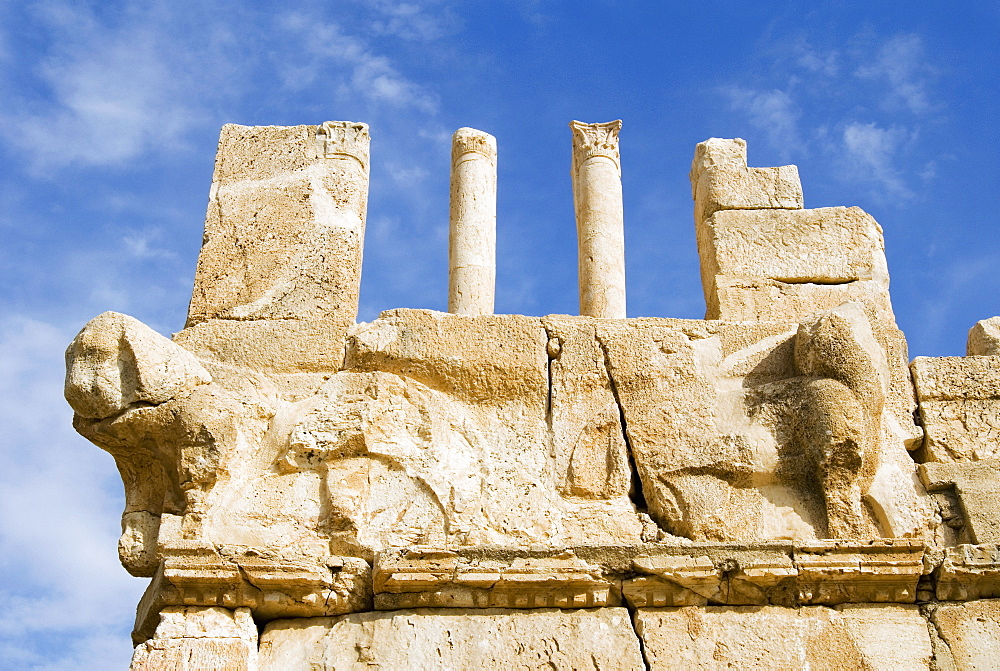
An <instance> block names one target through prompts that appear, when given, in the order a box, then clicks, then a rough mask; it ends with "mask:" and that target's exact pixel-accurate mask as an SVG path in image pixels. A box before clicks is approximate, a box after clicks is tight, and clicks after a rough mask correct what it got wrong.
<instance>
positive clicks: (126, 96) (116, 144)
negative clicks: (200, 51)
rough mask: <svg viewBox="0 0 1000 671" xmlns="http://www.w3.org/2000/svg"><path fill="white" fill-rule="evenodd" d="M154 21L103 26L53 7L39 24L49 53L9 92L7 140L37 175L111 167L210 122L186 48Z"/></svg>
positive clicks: (70, 8)
mask: <svg viewBox="0 0 1000 671" xmlns="http://www.w3.org/2000/svg"><path fill="white" fill-rule="evenodd" d="M157 18H158V17H157V14H156V12H153V13H152V14H151V15H150V16H145V17H139V16H136V15H134V14H131V13H128V12H126V13H124V15H123V16H122V17H121V18H120V19H119V20H118V21H117V23H115V24H113V25H106V24H102V23H100V22H99V21H98V20H97V18H96V17H95V15H94V13H93V12H92V10H91V9H89V8H88V7H87V6H85V5H70V4H66V3H48V4H45V5H43V6H41V9H40V10H39V11H38V13H37V16H36V20H37V22H38V24H39V27H40V28H41V31H42V33H43V34H45V35H47V38H48V40H49V41H50V43H51V45H52V48H51V50H50V51H49V55H48V57H47V58H45V59H44V60H42V61H41V62H40V63H38V64H37V66H36V67H35V69H34V71H33V72H31V73H26V76H28V77H29V81H30V80H33V82H32V83H33V86H31V87H29V88H28V89H27V90H22V91H19V92H17V93H13V92H8V95H7V101H6V103H5V104H4V105H3V107H4V109H3V112H2V117H0V120H2V128H3V130H2V134H3V137H4V139H6V140H7V141H8V142H9V143H10V144H12V145H13V146H15V147H17V148H19V149H20V150H22V151H23V152H24V153H25V155H27V156H29V157H30V158H31V160H32V161H33V162H34V164H35V167H36V169H37V170H39V171H41V170H44V169H47V168H51V167H60V166H65V165H73V164H75V165H114V164H118V163H121V162H123V161H127V160H130V159H132V158H135V157H136V156H137V155H139V154H141V153H142V152H146V151H151V150H154V149H157V150H161V149H163V148H164V147H169V146H170V145H172V144H177V143H178V142H181V141H182V139H183V136H184V133H185V132H186V131H187V130H188V129H189V128H190V127H191V126H192V125H193V124H196V123H197V122H198V121H199V120H200V119H201V118H202V117H203V115H204V110H203V107H202V103H201V102H200V101H199V96H198V95H197V93H198V89H197V86H195V83H196V82H195V80H194V79H193V78H192V76H191V73H190V71H189V69H188V67H187V65H186V64H185V63H184V62H183V61H184V60H185V59H184V58H183V57H179V56H178V53H181V54H183V53H184V49H183V48H182V46H181V44H179V43H174V42H173V41H172V40H171V39H168V38H166V37H165V35H164V33H163V32H162V31H160V30H158V29H157Z"/></svg>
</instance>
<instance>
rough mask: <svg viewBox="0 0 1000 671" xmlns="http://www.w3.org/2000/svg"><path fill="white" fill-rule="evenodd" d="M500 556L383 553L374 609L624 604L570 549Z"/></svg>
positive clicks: (596, 569) (611, 584)
mask: <svg viewBox="0 0 1000 671" xmlns="http://www.w3.org/2000/svg"><path fill="white" fill-rule="evenodd" d="M477 554H478V553H477ZM498 554H500V556H497V557H491V556H489V555H485V556H476V555H472V556H469V555H465V556H463V555H460V554H459V553H458V552H451V551H447V550H433V549H427V550H420V549H411V550H403V551H400V552H395V553H384V554H382V555H380V556H379V557H378V558H377V559H376V561H375V568H374V570H373V572H372V577H373V580H374V591H375V608H376V609H378V610H395V609H400V608H426V607H438V608H440V607H451V608H494V607H504V608H552V607H555V608H596V607H600V606H614V605H618V604H620V603H621V596H620V590H619V585H618V582H617V581H616V580H613V579H608V578H607V577H605V575H604V570H603V569H602V568H601V567H600V566H599V565H596V564H592V563H589V562H586V561H584V560H581V559H580V558H578V557H577V556H576V554H574V553H573V552H572V551H571V550H564V551H558V550H557V551H554V552H551V553H546V552H542V553H519V554H522V555H527V556H516V555H514V556H510V557H504V556H503V555H502V553H498ZM532 554H534V556H531V555H532Z"/></svg>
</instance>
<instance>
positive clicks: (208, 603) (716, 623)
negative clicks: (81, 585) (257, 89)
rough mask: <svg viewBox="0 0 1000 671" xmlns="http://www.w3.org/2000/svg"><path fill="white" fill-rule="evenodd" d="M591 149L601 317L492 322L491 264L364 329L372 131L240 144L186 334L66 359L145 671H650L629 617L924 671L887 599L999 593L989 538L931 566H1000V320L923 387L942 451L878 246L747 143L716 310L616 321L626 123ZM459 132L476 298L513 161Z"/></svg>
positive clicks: (714, 206) (739, 655) (702, 170)
mask: <svg viewBox="0 0 1000 671" xmlns="http://www.w3.org/2000/svg"><path fill="white" fill-rule="evenodd" d="M573 127H574V162H573V168H572V170H573V178H574V198H575V204H576V210H577V219H578V225H579V233H580V243H581V257H580V258H581V306H582V311H583V312H585V313H586V315H587V316H578V317H575V316H566V315H550V316H547V317H526V316H519V315H492V314H487V313H488V312H490V311H491V306H487V305H486V302H484V300H485V298H484V297H485V295H486V294H485V293H483V292H481V291H479V290H480V289H483V288H484V287H485V286H486V285H487V284H490V283H491V282H492V280H489V281H487V279H488V278H487V279H484V278H485V275H482V276H480V275H481V274H480V275H476V277H477V278H478V279H475V280H474V281H471V284H470V283H468V282H466V283H464V284H463V282H464V280H463V281H461V282H459V283H458V284H459V285H461V286H462V287H465V288H468V287H473V289H474V290H472V291H471V294H470V295H472V294H476V296H477V298H476V300H475V301H473V303H474V305H472V306H471V307H470V306H469V305H466V306H465V307H461V306H460V307H459V308H455V306H452V307H453V309H454V311H455V312H469V313H471V314H468V315H464V314H445V313H440V312H434V311H430V310H408V309H399V310H391V311H388V312H385V313H383V314H382V315H380V317H379V318H378V319H376V320H374V321H372V322H370V323H364V324H355V323H354V321H355V312H356V307H357V291H358V282H359V278H360V274H359V273H360V267H361V249H362V236H363V230H364V217H365V206H366V199H367V175H368V145H367V129H366V127H365V126H364V125H363V124H352V123H349V122H328V123H326V124H323V125H322V126H296V127H290V128H279V127H259V128H248V127H242V126H227V127H226V128H225V129H224V130H223V134H222V138H221V140H220V151H219V156H218V160H217V163H216V172H215V175H214V178H213V187H212V192H211V199H210V207H209V212H208V217H207V221H206V237H205V243H204V246H203V250H202V254H201V257H200V259H199V267H198V275H197V278H196V282H195V291H194V296H193V298H192V303H191V311H190V313H189V322H188V327H187V328H185V329H184V330H183V331H181V332H180V333H178V334H176V335H175V336H174V339H173V341H171V340H168V339H166V338H164V337H162V336H160V335H158V334H156V333H154V332H153V331H152V330H150V329H149V328H148V327H146V326H144V325H142V324H140V323H139V322H137V321H135V320H134V319H132V318H130V317H126V316H124V315H117V314H114V313H106V314H104V315H101V316H100V317H98V318H97V319H95V320H94V321H93V322H91V323H90V324H88V326H87V327H85V329H84V330H83V331H82V332H81V334H80V335H79V336H78V337H77V339H76V340H74V342H73V344H72V345H71V347H70V349H69V351H68V352H67V371H68V372H67V385H66V396H67V399H68V400H69V401H70V403H71V405H72V406H73V408H74V410H75V411H76V416H75V418H74V426H75V427H76V428H77V430H78V431H79V432H80V433H81V434H82V435H84V436H85V437H87V438H88V439H90V440H91V441H92V442H94V443H95V444H97V445H98V446H100V447H102V448H103V449H105V450H107V451H108V452H109V453H111V454H112V455H113V456H114V458H115V460H116V463H117V465H118V467H119V470H120V472H121V474H122V479H123V482H124V484H125V490H126V508H125V511H124V513H123V516H122V530H123V533H122V536H121V539H120V541H119V553H120V557H121V560H122V563H123V564H124V565H125V566H126V568H127V569H128V570H129V571H130V572H132V573H133V574H135V575H143V576H151V577H152V578H153V579H152V581H151V585H150V587H149V589H148V590H147V593H146V595H145V596H144V597H143V600H142V602H141V603H140V607H139V613H138V618H137V624H136V630H135V637H136V642H138V643H142V645H141V646H140V648H139V650H137V652H136V661H135V663H134V665H135V667H136V668H168V667H169V668H172V667H170V665H183V664H184V663H188V662H190V661H191V660H196V661H197V660H201V659H205V660H209V661H208V662H206V663H207V664H210V665H215V666H219V667H220V668H251V666H252V664H251V663H252V661H253V654H252V652H253V651H252V650H251V649H250V648H252V647H253V646H252V640H251V639H252V636H251V632H250V627H252V621H251V620H250V616H251V614H252V615H253V617H255V618H257V619H258V621H259V622H264V621H267V620H271V619H275V618H278V619H279V620H280V621H279V622H276V623H272V624H271V625H269V627H268V629H267V633H266V634H265V636H264V641H263V643H264V645H263V646H262V651H263V652H262V654H263V658H264V659H265V661H266V663H267V664H270V666H266V668H309V665H318V666H337V667H338V668H339V667H340V666H341V665H342V664H343V665H346V666H352V665H354V666H359V665H361V666H366V667H367V666H372V665H373V664H381V665H383V666H391V667H397V668H435V665H439V666H444V667H451V668H454V667H456V666H458V667H475V666H482V665H486V666H490V665H492V666H495V667H500V666H502V667H503V668H508V667H512V668H518V667H519V666H523V667H524V668H534V667H537V666H538V665H540V664H550V665H552V666H555V667H556V668H564V667H565V668H581V667H587V666H599V667H600V668H639V667H640V665H641V664H642V658H641V656H640V655H639V647H638V640H637V638H636V636H635V634H634V632H633V630H632V626H631V624H630V622H629V620H628V616H627V613H626V611H624V610H623V609H622V608H620V607H618V604H623V603H627V604H628V605H630V606H631V607H636V608H639V612H638V614H637V616H636V624H637V627H638V628H639V629H640V632H641V633H642V635H643V637H644V640H646V643H647V657H648V660H649V661H650V663H651V664H652V665H653V666H654V667H655V666H657V665H661V666H667V665H670V666H675V665H684V664H685V662H690V664H687V665H688V666H691V665H698V664H700V665H702V666H709V667H711V666H713V665H716V666H722V665H727V664H731V665H736V666H748V665H753V664H764V663H767V664H771V663H772V662H773V663H774V664H773V665H776V666H781V665H785V664H787V665H788V666H792V667H795V668H799V667H802V666H804V665H805V666H812V667H819V668H822V667H823V666H824V665H825V664H828V663H830V662H831V660H832V661H835V662H836V665H837V666H845V665H846V666H859V667H865V668H880V667H887V668H889V667H891V668H908V667H911V666H912V667H917V668H922V665H923V666H926V664H927V663H928V661H929V655H930V650H931V649H930V640H931V639H930V637H929V636H928V634H927V632H928V630H927V628H926V626H925V625H926V622H925V621H924V620H923V619H922V618H921V617H920V614H919V612H918V611H917V610H916V608H915V606H905V605H898V604H912V603H914V602H915V601H918V602H921V603H922V602H924V601H927V600H932V599H933V598H935V597H936V598H938V599H942V600H967V599H975V598H984V597H985V598H989V597H994V596H1000V551H998V549H997V547H996V546H995V545H992V544H986V545H983V544H981V545H963V546H958V547H927V546H925V544H924V543H925V542H926V543H936V544H938V545H939V546H941V545H945V546H948V545H954V544H956V543H959V542H962V541H966V540H971V541H974V542H979V543H984V542H986V541H991V542H992V541H1000V532H997V529H1000V522H998V521H997V520H994V519H993V517H994V515H993V511H994V509H995V507H996V506H995V504H994V502H993V500H992V499H993V498H994V492H995V487H994V484H995V483H996V482H997V481H998V480H1000V476H998V475H997V472H998V469H997V468H996V466H995V465H994V464H993V462H992V461H991V460H992V459H993V458H994V457H995V456H996V455H995V454H994V451H995V448H996V445H995V443H996V442H997V441H995V440H993V437H994V436H993V433H994V430H993V424H994V423H995V422H994V421H993V419H994V415H996V414H998V413H996V412H994V411H995V410H996V408H995V407H994V405H995V404H996V402H997V399H1000V391H997V390H1000V377H998V376H997V375H996V374H995V373H996V371H995V370H994V368H996V365H995V362H994V359H998V360H1000V357H997V356H992V355H988V354H986V353H987V350H988V349H989V348H988V346H987V345H986V344H982V343H983V342H986V341H988V340H989V338H988V337H987V336H989V333H988V331H989V328H988V327H989V324H988V323H986V322H984V323H981V325H979V326H978V327H977V328H978V331H977V333H979V332H981V333H980V335H978V336H977V338H978V340H976V343H978V344H970V352H973V353H975V354H977V355H976V356H972V357H968V358H964V359H934V360H918V361H917V362H915V363H914V366H913V371H914V372H913V374H914V376H915V377H916V378H917V392H918V396H919V399H920V412H921V417H922V419H923V425H924V426H925V427H926V429H927V439H926V441H922V438H923V435H922V432H921V429H920V428H919V427H918V426H917V424H915V422H914V419H913V415H914V410H915V409H916V404H915V401H914V388H913V386H912V382H911V378H910V367H909V366H908V364H907V354H906V343H905V340H904V338H903V335H902V333H901V332H900V331H899V329H898V328H897V327H896V324H895V318H894V316H893V313H892V306H891V302H890V299H889V294H888V275H887V272H886V265H885V256H884V252H883V249H882V235H881V229H880V228H879V226H878V224H877V223H876V222H875V221H874V220H873V219H872V218H871V217H870V216H868V215H867V214H865V213H864V212H863V211H861V210H859V209H857V208H820V209H817V210H803V209H801V207H802V198H801V187H800V186H799V184H798V177H797V171H796V170H795V169H794V166H785V167H782V168H748V167H747V165H746V150H745V149H746V148H745V143H742V141H738V140H737V141H721V140H712V141H709V142H708V143H703V145H699V148H698V150H697V153H696V157H695V163H694V165H693V167H692V187H693V190H694V196H695V201H696V211H695V220H696V226H697V232H698V243H699V251H700V253H701V257H702V272H703V280H704V283H705V288H706V299H707V304H708V316H709V317H710V319H708V320H690V319H669V318H643V319H624V318H623V317H624V315H625V304H624V271H623V268H624V257H623V251H622V250H623V247H622V244H623V243H622V240H623V237H622V235H621V231H622V229H621V225H622V221H623V220H622V211H621V181H620V170H619V165H620V163H619V157H618V151H617V131H618V124H617V123H616V122H613V123H611V124H596V125H595V124H578V123H574V125H573ZM459 135H460V137H458V141H457V142H456V145H457V147H458V155H457V158H458V161H457V164H458V165H457V168H456V170H457V173H460V174H459V175H458V180H457V181H458V183H459V184H458V187H459V188H458V191H459V192H460V195H462V194H465V196H470V194H471V196H470V197H469V198H466V199H465V200H464V201H462V200H461V198H460V199H459V200H460V201H461V202H460V203H459V204H460V205H461V204H462V203H464V204H465V205H470V204H472V205H475V206H476V207H471V209H470V208H465V209H464V210H463V208H462V207H459V208H458V209H459V210H460V212H459V213H458V214H459V216H458V220H460V221H461V222H465V223H464V224H462V225H463V226H464V225H465V224H467V223H469V221H471V219H470V220H469V221H466V220H467V219H468V218H469V217H471V218H472V219H475V220H476V221H475V223H476V225H474V226H471V227H470V226H466V228H465V229H463V230H465V232H466V233H470V232H471V238H470V239H468V240H466V241H465V243H468V244H465V243H463V244H462V245H459V247H461V248H462V249H463V250H465V251H470V250H471V251H474V252H475V253H470V254H469V255H466V256H467V257H468V258H465V257H462V254H459V255H458V256H459V257H462V258H465V260H464V261H463V260H461V259H459V262H458V263H457V267H460V268H465V269H469V268H472V267H473V266H475V267H476V269H477V273H478V271H479V270H483V269H484V268H486V267H487V266H490V265H491V263H492V261H490V259H487V258H486V256H484V255H483V254H481V253H480V252H482V251H483V249H484V248H485V247H490V245H491V241H490V240H486V239H485V238H486V237H488V236H487V235H485V234H482V233H481V232H480V233H477V232H476V231H479V228H477V226H478V225H479V224H482V223H484V221H485V220H486V219H490V218H491V217H492V216H493V215H489V216H485V218H484V216H483V215H484V212H485V210H482V208H479V205H488V203H486V200H488V198H486V196H488V195H489V192H490V189H491V188H492V184H493V182H491V181H490V179H491V178H492V177H491V176H494V175H495V173H494V172H490V170H492V169H494V168H495V163H490V161H489V159H490V156H491V153H490V151H491V150H493V154H492V155H494V156H495V148H494V147H493V145H492V144H490V143H489V142H488V136H487V137H484V136H483V135H482V134H474V133H473V134H470V133H464V134H463V133H460V134H459ZM477 143H478V144H477ZM473 145H475V146H473ZM480 145H482V146H480ZM470 147H471V149H470ZM477 147H478V149H477ZM480 149H481V150H483V151H480ZM466 150H468V151H466ZM470 153H471V154H475V156H474V158H475V161H473V162H472V163H476V166H477V167H475V170H471V172H469V171H466V172H469V174H466V173H465V172H463V170H464V169H465V168H470V169H471V168H472V167H474V166H472V163H470V162H469V161H465V160H464V159H463V158H462V157H463V156H466V155H467V154H470ZM480 158H482V159H487V160H486V163H488V164H489V165H485V164H483V165H480V164H481V163H483V161H481V160H480ZM466 164H468V165H466ZM463 166H464V168H463ZM484 167H485V168H489V169H490V170H486V171H485V172H483V170H481V168H484ZM473 173H474V174H473ZM487 173H489V174H487ZM484 178H485V179H484ZM465 187H470V188H469V189H466V188H465ZM472 187H475V188H472ZM473 192H474V193H473ZM480 196H483V198H480ZM463 197H464V196H463ZM486 209H489V208H486ZM487 214H488V213H487ZM466 215H468V217H467V216H466ZM487 223H489V222H487ZM484 244H485V247H483V245H484ZM453 261H454V259H453ZM453 265H455V264H453ZM474 274H475V273H474ZM458 279H461V278H458ZM463 291H465V289H463ZM477 292H478V293H477ZM459 293H461V292H459ZM467 293H468V292H467ZM490 296H492V294H490ZM480 299H484V300H480ZM597 317H600V318H597ZM984 324H985V325H984ZM974 330H975V329H974ZM980 336H981V337H980ZM970 342H971V340H970ZM922 443H923V449H919V450H918V449H917V448H919V447H920V446H921V444H922ZM908 450H914V452H913V453H912V454H914V455H915V456H916V457H917V459H918V460H928V461H929V463H926V464H922V465H920V467H919V468H918V466H917V464H915V463H914V459H913V458H911V455H910V454H908V453H907V452H908ZM918 473H919V474H920V475H921V476H922V478H923V480H921V479H920V478H919V477H918ZM926 489H931V490H933V493H932V494H930V495H928V493H927V491H926ZM853 602H867V605H851V604H852V603H853ZM818 604H822V606H820V605H818ZM829 606H836V609H831V608H830V607H829ZM417 607H433V608H431V609H427V610H420V611H414V610H405V609H408V608H417ZM458 607H461V608H462V609H464V610H461V609H459V608H458ZM498 607H503V608H505V609H507V610H495V609H496V608H498ZM668 607H669V608H668ZM540 608H545V609H546V610H539V609H540ZM580 608H588V609H592V610H579V609H580ZM659 608H664V609H663V610H657V609H659ZM372 609H385V612H361V611H371V610H372ZM925 610H926V611H927V612H928V613H931V611H932V610H933V608H932V607H931V606H926V607H925ZM973 610H974V609H973ZM970 612H972V611H970ZM975 612H976V613H978V612H979V611H975ZM984 612H985V611H984ZM990 612H992V611H990ZM349 613H355V614H353V615H349ZM946 615H947V613H944V612H943V611H942V614H941V618H944V619H941V622H945V619H946ZM319 616H327V617H319ZM332 616H337V617H332ZM948 617H950V616H948ZM970 617H979V615H974V616H970ZM983 617H986V618H987V619H989V618H990V617H992V615H989V614H986V615H983ZM283 618H297V619H283ZM956 618H957V619H956ZM963 618H964V619H963ZM952 619H953V620H955V622H958V624H953V625H948V626H951V627H952V629H953V630H955V631H959V633H958V634H947V635H946V634H945V633H942V632H943V631H944V628H945V625H941V624H940V623H939V624H938V628H939V629H940V630H941V631H940V632H939V633H938V634H935V636H934V638H933V641H934V644H935V645H936V646H937V649H939V650H941V651H942V653H941V654H942V660H944V658H945V656H947V655H951V654H952V653H951V652H948V651H949V650H951V648H949V647H948V646H952V647H954V649H955V650H958V649H959V648H961V646H962V645H963V644H962V643H961V641H960V639H962V637H965V639H968V640H970V641H974V640H977V639H976V637H977V636H980V634H979V633H976V632H978V631H979V630H978V629H976V630H975V632H973V633H972V634H965V633H962V632H964V631H965V629H962V627H966V628H968V627H967V625H968V623H970V622H972V620H970V619H969V618H968V617H966V616H965V615H961V614H960V615H955V617H953V618H952ZM994 619H995V618H994ZM975 621H976V622H979V621H980V620H975ZM990 621H992V620H990ZM949 622H950V620H949ZM969 626H971V625H969ZM975 626H978V625H975ZM990 626H992V625H990ZM234 627H235V628H234ZM973 628H974V627H973ZM987 629H988V627H987ZM969 631H972V630H971V629H970V630H969ZM984 631H985V630H984ZM990 631H991V630H990ZM234 632H235V633H234ZM921 632H922V633H921ZM254 635H255V634H254ZM983 635H986V634H983ZM990 635H992V634H990ZM949 636H951V638H950V639H949ZM956 637H957V638H956ZM952 640H955V641H959V642H958V643H955V644H954V645H953V644H952V643H951V641H952ZM969 645H970V646H973V647H975V645H976V644H975V643H970V644H969ZM961 654H966V653H961ZM970 654H971V653H970ZM960 656H961V655H960V654H956V655H954V657H955V659H956V660H957V659H959V657H960ZM184 660H188V662H185V661H184ZM943 663H944V661H942V664H943ZM198 664H201V662H200V661H198ZM227 664H229V665H230V666H226V665H227ZM157 665H159V666H157ZM407 665H409V666H407Z"/></svg>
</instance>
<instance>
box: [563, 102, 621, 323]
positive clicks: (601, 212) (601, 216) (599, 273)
mask: <svg viewBox="0 0 1000 671" xmlns="http://www.w3.org/2000/svg"><path fill="white" fill-rule="evenodd" d="M569 127H570V128H571V129H572V131H573V167H572V177H573V204H574V207H575V209H576V234H577V240H578V244H579V255H580V256H579V274H580V314H582V315H585V316H588V317H606V318H612V319H624V318H625V220H624V214H623V210H622V179H621V163H620V158H619V154H618V131H619V130H621V127H622V122H621V120H620V119H619V120H617V121H610V122H608V123H594V124H587V123H582V122H580V121H571V122H570V124H569Z"/></svg>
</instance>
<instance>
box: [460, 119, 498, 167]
mask: <svg viewBox="0 0 1000 671" xmlns="http://www.w3.org/2000/svg"><path fill="white" fill-rule="evenodd" d="M471 152H475V153H477V154H481V155H483V156H485V157H486V158H488V159H489V160H491V161H493V162H496V160H497V140H496V138H495V137H493V136H492V135H490V134H489V133H484V132H483V131H481V130H476V129H475V128H459V129H458V130H457V131H455V135H454V136H452V142H451V162H452V163H453V164H454V163H456V162H457V161H458V160H459V159H460V158H461V157H462V155H463V154H468V153H471Z"/></svg>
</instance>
